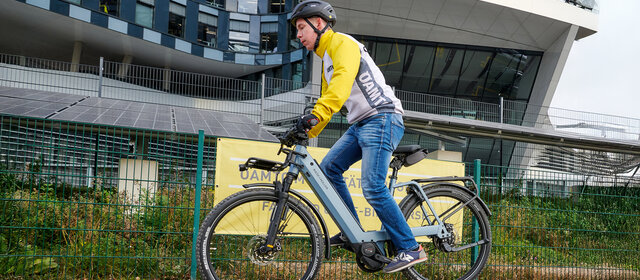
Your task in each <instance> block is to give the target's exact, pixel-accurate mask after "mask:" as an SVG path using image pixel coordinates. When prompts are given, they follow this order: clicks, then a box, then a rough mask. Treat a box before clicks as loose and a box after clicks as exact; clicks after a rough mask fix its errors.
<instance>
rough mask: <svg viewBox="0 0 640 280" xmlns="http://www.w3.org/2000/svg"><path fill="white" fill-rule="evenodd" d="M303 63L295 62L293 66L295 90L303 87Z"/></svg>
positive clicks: (292, 74)
mask: <svg viewBox="0 0 640 280" xmlns="http://www.w3.org/2000/svg"><path fill="white" fill-rule="evenodd" d="M302 66H303V65H302V61H298V62H294V63H293V64H292V65H291V80H292V81H293V85H294V88H300V87H302V70H303V69H302Z"/></svg>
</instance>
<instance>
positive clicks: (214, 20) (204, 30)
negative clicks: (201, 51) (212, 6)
mask: <svg viewBox="0 0 640 280" xmlns="http://www.w3.org/2000/svg"><path fill="white" fill-rule="evenodd" d="M217 25H218V17H216V16H212V15H209V14H205V13H200V14H199V15H198V42H199V43H200V44H203V45H206V46H209V47H214V48H215V47H216V38H217V33H218V28H217Z"/></svg>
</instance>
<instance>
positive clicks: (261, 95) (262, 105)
mask: <svg viewBox="0 0 640 280" xmlns="http://www.w3.org/2000/svg"><path fill="white" fill-rule="evenodd" d="M261 80H262V81H261V85H260V123H259V125H260V126H262V125H263V123H262V122H263V121H264V89H265V85H266V84H267V82H266V81H265V80H266V75H265V74H264V73H262V77H261Z"/></svg>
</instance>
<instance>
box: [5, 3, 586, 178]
mask: <svg viewBox="0 0 640 280" xmlns="http://www.w3.org/2000/svg"><path fill="white" fill-rule="evenodd" d="M297 2H298V1H297V0H9V1H2V4H0V16H1V17H2V21H3V24H2V25H1V27H0V35H2V37H3V38H8V39H7V40H2V42H1V43H0V49H1V50H2V51H1V52H2V53H10V54H17V55H23V56H29V57H41V58H48V59H54V60H63V61H71V62H72V63H77V64H96V62H97V61H98V60H99V57H104V58H105V59H108V60H111V61H121V62H122V63H123V64H137V65H146V66H153V67H161V68H165V69H173V70H180V71H187V72H196V73H203V74H210V75H217V76H224V77H230V78H239V79H245V80H254V81H255V80H258V79H260V78H261V76H262V75H263V74H264V76H266V77H271V78H277V79H283V80H288V81H289V80H290V81H294V82H299V83H301V84H303V83H307V82H309V83H311V84H316V85H317V84H320V80H319V79H320V74H319V73H320V71H321V68H320V66H321V65H320V64H321V61H320V60H319V59H318V58H317V57H315V56H313V55H310V53H309V52H308V51H307V50H305V49H304V48H302V46H301V45H300V44H299V42H297V40H296V39H295V32H294V30H292V26H291V25H290V24H289V21H288V20H289V17H290V12H291V9H292V8H293V7H294V6H295V4H297ZM331 3H332V5H333V6H334V7H335V9H336V13H337V16H338V23H337V24H336V26H335V30H336V31H338V32H344V33H348V34H351V35H353V36H354V37H355V38H356V39H358V40H360V41H361V42H362V43H363V44H365V46H366V47H367V49H368V51H369V52H370V53H371V55H372V57H373V58H374V60H375V61H376V63H377V64H378V66H380V68H381V70H382V71H383V73H384V75H385V77H386V79H387V82H388V83H389V84H390V85H391V86H393V87H394V88H395V89H396V92H397V93H398V95H399V96H400V97H401V99H402V101H403V104H404V106H405V109H407V110H413V111H420V112H427V113H441V112H442V107H447V106H448V105H444V104H432V103H434V102H431V101H424V100H423V99H421V98H422V96H438V97H442V98H447V99H446V100H451V102H452V103H453V104H454V105H453V106H450V107H451V108H450V109H448V110H446V111H447V112H446V114H447V115H450V116H454V117H463V118H469V119H479V120H482V119H483V118H484V117H485V116H483V115H482V114H483V113H482V108H480V107H482V106H485V105H486V106H494V105H498V104H503V103H502V102H517V104H520V105H521V107H522V109H520V110H513V112H511V113H510V114H511V115H512V116H509V117H510V118H511V119H515V120H517V121H516V122H515V124H519V125H524V124H525V123H534V124H535V123H538V124H539V123H544V122H545V120H544V116H545V107H548V106H549V104H550V102H551V99H552V97H553V94H554V92H555V88H556V85H557V82H558V80H559V77H560V75H561V73H562V69H563V66H564V63H565V62H566V59H567V56H568V54H569V52H570V50H571V46H572V44H573V42H574V41H575V40H578V39H581V38H584V37H586V36H589V35H591V34H593V33H595V32H596V30H597V20H598V15H597V5H596V3H595V2H594V1H564V0H537V1H534V0H519V1H515V0H428V1H409V0H399V1H370V0H353V1H347V0H334V1H331ZM594 8H595V10H594ZM316 91H317V88H316ZM405 92H406V93H410V94H405ZM438 100H440V101H436V102H441V100H445V99H438ZM430 106H436V107H439V109H438V112H435V111H434V112H432V111H431V109H429V108H431V107H430ZM504 108H506V107H505V106H504V105H501V110H503V111H504ZM508 114H509V113H508ZM530 118H534V119H530ZM346 126H347V125H346V124H345V120H344V118H342V117H340V116H336V118H335V120H334V121H333V123H332V124H331V125H330V126H329V127H328V128H327V131H326V132H325V133H324V138H321V139H320V141H319V142H318V144H319V145H320V146H330V145H331V144H332V142H333V141H335V139H336V138H337V137H338V136H339V135H340V134H341V133H342V131H344V129H345V128H346ZM404 141H405V143H406V144H415V143H419V144H421V145H423V146H425V147H427V148H429V149H431V150H433V149H442V148H445V149H447V150H453V151H459V152H462V155H463V157H462V160H463V161H471V160H473V159H476V158H481V159H482V160H483V161H484V162H488V163H491V164H499V165H508V164H511V165H518V166H522V165H525V166H526V165H528V164H529V163H528V162H527V161H528V159H530V158H531V155H530V153H531V151H530V150H531V149H527V144H523V143H516V142H514V141H503V140H501V139H496V138H482V137H475V136H474V137H470V136H466V135H465V134H464V133H463V132H460V133H447V134H444V135H443V134H441V133H437V135H435V136H434V134H433V133H425V130H422V131H416V130H408V131H407V134H406V136H405V139H404Z"/></svg>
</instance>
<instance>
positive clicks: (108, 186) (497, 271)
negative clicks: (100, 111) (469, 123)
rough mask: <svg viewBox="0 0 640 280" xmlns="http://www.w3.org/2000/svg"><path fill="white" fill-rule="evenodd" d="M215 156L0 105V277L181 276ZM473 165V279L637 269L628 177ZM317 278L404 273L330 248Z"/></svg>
mask: <svg viewBox="0 0 640 280" xmlns="http://www.w3.org/2000/svg"><path fill="white" fill-rule="evenodd" d="M199 151H201V152H199ZM199 157H200V158H201V160H200V161H199V160H198V158H199ZM215 160H216V139H215V138H213V137H204V136H199V135H195V134H179V133H168V132H161V131H153V130H142V129H130V128H125V127H113V126H100V125H91V124H82V123H73V122H62V121H52V120H44V119H35V118H25V117H15V116H7V115H0V167H1V168H0V211H1V212H0V278H2V279H136V277H139V279H189V278H190V277H191V276H192V275H193V274H192V273H194V272H195V267H193V266H192V263H193V251H192V250H193V244H192V240H193V236H194V233H196V232H197V228H198V224H199V222H200V220H201V219H202V218H203V217H204V215H206V213H207V212H208V211H209V210H210V209H211V208H212V207H213V205H212V204H213V197H214V196H215V178H214V174H215V173H214V171H215ZM475 169H479V170H481V173H480V174H479V175H480V177H481V183H482V184H481V196H482V198H483V199H484V200H485V201H486V202H487V203H488V204H489V207H490V209H491V211H492V212H493V216H492V217H491V223H492V230H493V244H494V246H493V249H492V255H491V258H490V262H489V265H488V267H487V268H486V269H485V271H484V272H483V274H482V275H481V277H480V278H481V279H515V278H518V279H639V278H640V260H639V259H638V258H637V255H638V254H639V253H640V243H639V242H637V241H638V240H640V184H639V183H638V182H635V181H632V182H625V181H622V180H621V181H619V183H615V182H614V183H613V184H610V185H609V186H608V187H594V186H592V185H591V183H592V180H593V178H590V177H586V176H578V175H570V174H568V173H553V172H546V171H535V170H528V169H510V170H505V169H506V167H500V166H488V165H482V166H479V164H478V163H476V164H468V165H467V174H468V175H475V174H476V172H475V171H474V170H475ZM500 174H502V175H500ZM318 279H401V275H399V274H394V275H384V274H381V273H376V274H366V273H363V272H361V271H360V270H359V269H358V268H357V265H356V264H355V262H354V261H353V255H351V254H350V253H347V252H346V251H342V250H339V251H337V252H335V253H334V255H333V257H332V259H331V260H330V261H327V262H325V263H324V264H323V268H322V270H321V273H320V275H319V278H318Z"/></svg>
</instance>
